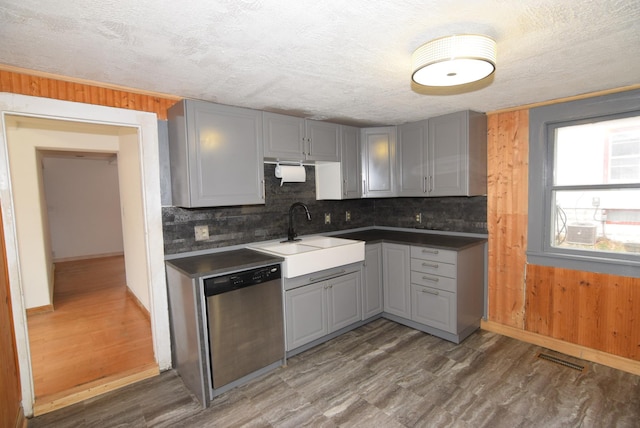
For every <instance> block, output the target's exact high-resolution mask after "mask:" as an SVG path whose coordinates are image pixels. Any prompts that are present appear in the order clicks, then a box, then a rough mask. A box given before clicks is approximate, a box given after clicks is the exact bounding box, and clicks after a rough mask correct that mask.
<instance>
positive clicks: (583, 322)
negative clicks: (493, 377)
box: [487, 109, 640, 361]
mask: <svg viewBox="0 0 640 428" xmlns="http://www.w3.org/2000/svg"><path fill="white" fill-rule="evenodd" d="M528 139H529V125H528V109H522V110H518V111H511V112H504V113H494V114H490V115H489V116H488V174H489V181H488V186H489V188H488V197H487V217H488V218H487V222H488V225H487V226H488V230H489V261H488V263H489V265H488V266H489V284H488V285H489V295H488V300H489V308H488V320H489V321H490V322H496V323H499V324H503V325H507V326H509V327H514V328H517V329H521V330H522V331H524V332H531V333H537V334H540V335H543V336H547V337H550V338H554V339H558V340H562V341H565V342H568V343H573V344H576V345H580V346H584V347H587V348H591V349H595V350H598V351H603V352H606V353H609V354H613V355H617V356H621V357H625V358H629V359H632V360H637V361H640V316H639V314H640V279H638V278H627V277H620V276H616V275H605V274H597V273H590V272H582V271H574V270H568V269H559V268H552V267H544V266H536V265H527V264H526V254H525V251H526V246H527V197H528V195H527V192H528V180H527V174H528V146H529V143H528Z"/></svg>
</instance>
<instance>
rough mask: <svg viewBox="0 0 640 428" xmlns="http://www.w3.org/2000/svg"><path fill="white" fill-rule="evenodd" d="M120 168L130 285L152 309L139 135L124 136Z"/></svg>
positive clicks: (128, 283) (119, 159) (139, 297)
mask: <svg viewBox="0 0 640 428" xmlns="http://www.w3.org/2000/svg"><path fill="white" fill-rule="evenodd" d="M118 170H119V171H120V202H121V204H122V227H123V229H122V233H123V235H124V253H125V255H126V257H125V259H124V262H125V270H126V274H127V286H128V287H129V289H130V290H131V291H132V292H133V294H135V295H136V297H137V298H138V300H139V301H140V303H142V304H143V305H144V307H145V308H147V309H149V287H148V285H147V284H148V283H149V278H148V272H147V266H148V262H147V259H146V254H147V252H146V251H145V245H146V243H145V235H146V232H147V231H146V226H145V221H144V209H143V208H144V207H143V206H142V196H143V190H142V180H141V176H140V175H141V173H140V155H139V153H138V134H137V133H135V132H134V133H130V134H123V135H121V136H120V152H119V154H118Z"/></svg>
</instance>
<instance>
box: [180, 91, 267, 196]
mask: <svg viewBox="0 0 640 428" xmlns="http://www.w3.org/2000/svg"><path fill="white" fill-rule="evenodd" d="M169 152H170V157H171V176H172V197H173V204H174V205H178V206H183V207H212V206H223V205H248V204H264V167H263V153H262V113H261V112H259V111H256V110H249V109H242V108H237V107H229V106H223V105H218V104H212V103H206V102H202V101H191V100H188V101H182V102H180V103H178V104H176V105H175V106H173V107H172V108H171V109H169Z"/></svg>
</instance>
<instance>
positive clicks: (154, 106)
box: [0, 70, 177, 120]
mask: <svg viewBox="0 0 640 428" xmlns="http://www.w3.org/2000/svg"><path fill="white" fill-rule="evenodd" d="M0 92H9V93H14V94H21V95H31V96H34V97H43V98H54V99H57V100H64V101H75V102H79V103H86V104H96V105H101V106H107V107H119V108H126V109H130V110H139V111H146V112H150V113H155V114H157V115H158V119H162V120H166V119H167V109H168V108H169V107H171V106H172V105H173V104H174V103H175V102H176V100H177V99H175V98H174V99H171V98H162V97H156V96H152V95H145V94H139V93H134V92H128V91H126V90H117V89H108V88H103V87H99V86H94V85H88V84H84V83H73V82H67V81H63V80H56V79H52V78H48V77H39V76H32V75H29V74H22V73H16V72H13V71H6V70H0Z"/></svg>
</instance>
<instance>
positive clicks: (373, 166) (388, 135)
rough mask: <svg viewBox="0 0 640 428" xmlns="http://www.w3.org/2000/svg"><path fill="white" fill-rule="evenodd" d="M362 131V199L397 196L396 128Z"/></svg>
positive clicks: (386, 127)
mask: <svg viewBox="0 0 640 428" xmlns="http://www.w3.org/2000/svg"><path fill="white" fill-rule="evenodd" d="M360 131H361V134H360V145H361V159H362V197H364V198H379V197H390V196H396V127H395V126H385V127H378V128H362V129H361V130H360Z"/></svg>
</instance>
